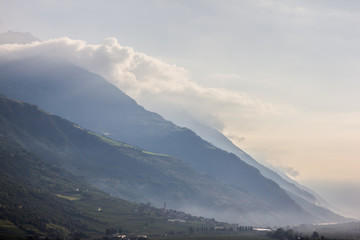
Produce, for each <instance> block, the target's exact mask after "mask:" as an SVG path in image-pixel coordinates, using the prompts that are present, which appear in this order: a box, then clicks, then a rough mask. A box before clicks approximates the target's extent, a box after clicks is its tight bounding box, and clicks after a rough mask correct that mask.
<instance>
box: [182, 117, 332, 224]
mask: <svg viewBox="0 0 360 240" xmlns="http://www.w3.org/2000/svg"><path fill="white" fill-rule="evenodd" d="M178 122H179V124H181V125H185V126H189V127H190V128H191V129H193V130H194V131H195V132H196V133H197V134H198V135H199V136H201V137H202V138H203V139H204V140H206V141H208V142H210V143H212V144H214V145H215V146H217V147H220V148H221V149H224V150H226V151H229V152H232V153H234V154H235V155H237V156H238V157H239V158H241V160H243V161H244V162H246V163H248V164H249V165H251V166H253V167H255V168H257V169H259V170H260V172H261V174H262V175H264V176H265V177H267V178H269V179H271V180H273V181H275V182H276V183H277V184H279V185H280V187H281V188H283V189H284V190H285V191H286V192H287V193H288V194H289V195H290V197H291V198H293V199H294V200H295V201H296V202H297V203H298V204H300V206H301V207H302V208H304V209H305V210H307V211H308V212H311V213H313V214H314V215H316V216H317V217H318V218H319V219H322V221H324V222H326V221H329V220H332V221H334V222H336V221H338V217H339V216H338V215H337V214H334V213H333V212H332V211H330V210H329V208H328V207H327V203H326V202H324V200H322V199H321V198H319V197H317V196H316V195H315V194H313V193H312V192H310V191H309V190H308V189H306V188H305V187H303V186H301V185H299V184H298V183H296V182H294V181H292V180H291V179H289V178H288V177H286V176H280V174H279V173H277V172H276V171H274V170H272V169H270V168H268V167H265V166H264V165H262V164H260V163H259V162H257V161H256V160H255V159H253V158H252V157H251V156H250V155H248V154H247V153H246V152H244V151H243V150H241V149H240V148H238V147H237V146H236V145H234V144H233V143H232V142H231V141H230V140H229V139H228V138H226V137H225V136H224V135H223V134H222V133H220V132H219V131H217V130H215V129H213V128H210V127H208V126H205V125H203V124H201V123H199V122H198V121H196V120H194V119H191V118H190V117H188V116H184V117H183V118H182V119H179V121H178Z"/></svg>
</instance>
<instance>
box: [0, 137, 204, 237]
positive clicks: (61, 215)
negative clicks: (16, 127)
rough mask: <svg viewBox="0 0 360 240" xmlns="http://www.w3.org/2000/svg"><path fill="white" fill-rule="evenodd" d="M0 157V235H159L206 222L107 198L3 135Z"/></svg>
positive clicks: (0, 141) (180, 230) (0, 143)
mask: <svg viewBox="0 0 360 240" xmlns="http://www.w3.org/2000/svg"><path fill="white" fill-rule="evenodd" d="M0 159H1V161H0V183H1V185H0V237H6V238H10V237H27V236H29V235H38V236H40V235H46V236H48V237H50V238H51V237H53V238H56V237H60V238H64V237H66V236H68V235H69V234H72V235H73V236H74V234H75V235H77V236H83V237H84V236H86V235H89V236H102V235H105V233H106V229H116V230H117V231H118V230H119V228H121V231H122V232H123V233H127V234H134V235H136V234H156V235H162V234H164V233H166V232H174V233H178V232H183V233H187V232H188V229H189V227H190V226H193V227H196V226H200V225H201V226H207V227H209V226H210V225H206V224H204V223H200V221H197V218H193V219H192V220H191V221H188V222H186V223H175V222H170V221H168V216H167V215H164V213H163V210H162V209H157V208H154V207H151V206H149V205H146V204H135V203H131V202H128V201H125V200H121V199H118V198H115V197H111V196H109V195H108V194H106V193H104V192H101V191H98V190H97V189H96V188H94V187H92V186H90V185H88V184H86V183H85V181H84V180H83V179H81V178H79V177H76V176H74V175H72V174H70V173H69V172H67V171H65V170H64V169H61V168H58V167H56V166H53V165H51V164H50V163H48V162H46V161H44V160H42V159H41V158H39V157H37V156H36V155H34V154H32V153H30V152H28V151H26V150H25V149H24V148H23V147H21V146H20V145H19V144H17V143H15V142H13V141H12V140H11V139H9V138H7V137H4V136H0Z"/></svg>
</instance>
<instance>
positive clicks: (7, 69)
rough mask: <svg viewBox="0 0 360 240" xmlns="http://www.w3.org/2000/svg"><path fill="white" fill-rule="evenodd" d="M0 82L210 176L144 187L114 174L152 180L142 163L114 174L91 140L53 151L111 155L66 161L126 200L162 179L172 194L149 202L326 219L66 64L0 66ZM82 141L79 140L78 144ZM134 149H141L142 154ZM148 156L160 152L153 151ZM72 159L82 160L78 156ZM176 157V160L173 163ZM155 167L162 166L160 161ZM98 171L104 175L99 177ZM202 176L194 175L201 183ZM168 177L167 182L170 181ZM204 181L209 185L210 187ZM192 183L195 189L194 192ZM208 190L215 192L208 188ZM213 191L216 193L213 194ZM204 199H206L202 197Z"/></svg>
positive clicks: (274, 217)
mask: <svg viewBox="0 0 360 240" xmlns="http://www.w3.org/2000/svg"><path fill="white" fill-rule="evenodd" d="M0 80H1V81H0V89H1V90H2V91H3V93H4V94H6V95H7V96H11V97H13V98H17V99H21V100H24V101H28V102H30V103H33V104H37V105H39V106H40V107H41V108H43V109H45V110H46V111H49V112H52V113H54V114H57V115H60V116H62V117H64V118H67V119H70V120H71V121H73V122H75V123H77V124H78V125H80V126H82V127H85V128H87V129H91V130H93V131H95V132H97V133H99V134H106V135H109V136H110V137H111V138H113V139H117V140H122V141H124V142H127V143H130V144H131V145H136V146H139V147H141V148H144V149H148V150H150V151H154V152H161V153H165V154H169V155H173V156H175V157H177V158H180V159H181V160H183V161H185V162H186V163H187V164H189V166H190V167H191V168H190V167H189V166H187V170H184V171H183V173H184V174H185V173H191V174H194V175H193V176H195V175H196V174H198V172H203V173H204V174H203V175H197V177H195V179H207V180H206V181H210V180H211V179H210V178H209V177H211V178H212V179H213V182H212V183H211V184H208V185H207V187H206V188H204V186H205V185H202V186H200V187H195V186H199V185H196V184H193V183H194V182H191V181H192V180H190V181H189V180H187V182H186V181H184V182H186V183H187V184H184V185H183V184H180V185H179V183H178V182H177V181H178V180H179V178H178V179H176V181H168V180H166V181H164V179H163V180H156V181H155V182H156V183H153V184H150V187H149V184H148V179H147V177H139V179H138V181H141V180H142V181H143V182H141V183H140V184H136V185H134V182H133V181H132V180H131V181H130V180H129V181H127V180H124V181H119V180H117V176H118V175H119V176H126V174H128V176H129V177H133V176H134V175H133V174H135V175H136V172H141V173H142V171H143V170H144V171H145V172H146V171H147V173H146V174H145V176H150V177H152V176H153V175H155V174H154V172H153V171H152V170H149V168H148V167H139V168H138V167H136V168H132V169H131V170H129V171H127V172H126V173H124V172H119V171H121V170H120V169H121V168H120V169H119V166H117V165H116V164H115V165H113V164H114V163H116V161H114V159H116V157H115V156H116V155H112V154H111V153H110V152H111V151H110V152H109V151H107V150H106V151H105V150H103V154H99V155H97V156H96V153H92V150H93V148H92V145H90V146H91V147H88V146H81V147H80V146H76V147H77V148H79V149H80V150H79V149H77V150H75V151H74V152H71V151H73V150H69V149H68V148H69V146H67V147H66V148H64V149H60V152H63V151H64V150H66V151H65V153H66V154H65V156H66V157H65V158H69V159H70V158H71V156H73V155H71V154H74V156H76V153H78V152H79V151H80V152H81V151H83V152H81V153H82V154H83V157H82V158H84V159H87V161H88V159H89V157H94V158H95V157H96V159H97V160H98V159H99V158H101V157H103V156H105V154H104V153H105V152H106V156H110V157H111V156H112V158H113V159H112V160H111V161H110V160H109V161H108V160H104V162H105V164H100V165H96V164H95V165H90V166H91V167H93V166H96V168H98V169H96V170H97V171H96V173H93V172H92V171H93V170H89V169H91V167H84V166H82V165H80V166H78V165H76V166H75V165H73V166H72V167H73V168H74V169H78V170H77V171H79V172H82V174H84V175H85V176H93V175H94V176H97V178H96V180H95V177H94V178H93V179H92V180H93V181H94V182H95V183H96V184H97V186H99V187H101V188H102V189H103V190H106V191H108V192H110V193H112V194H116V195H118V196H122V197H126V198H127V199H131V200H139V198H138V197H139V196H138V195H139V194H128V193H127V191H128V189H129V187H130V188H131V189H132V190H137V191H138V192H141V193H142V194H141V195H142V197H148V194H152V193H154V191H152V189H153V188H151V186H155V185H156V186H159V185H164V184H165V185H167V187H166V188H165V189H166V191H168V189H172V190H173V191H170V192H166V193H164V191H163V190H161V191H159V192H156V193H157V194H156V195H157V196H161V197H159V198H157V199H156V198H154V196H153V195H154V194H153V195H152V196H151V197H150V199H152V201H154V202H156V203H157V204H161V203H162V202H163V201H164V194H165V195H169V194H170V195H171V194H172V198H170V199H174V200H175V199H176V198H178V199H181V200H184V201H185V203H186V204H182V205H181V206H180V205H179V204H177V203H176V201H174V205H176V206H177V207H181V208H182V209H187V210H188V211H190V212H192V213H197V214H201V215H213V216H214V215H215V216H218V217H219V218H220V219H223V220H228V221H235V222H243V221H246V222H249V223H253V222H256V223H261V224H289V223H302V222H309V221H310V222H321V221H324V220H325V221H326V219H323V218H321V217H318V216H314V215H311V213H309V212H307V211H305V210H304V209H302V207H300V206H299V205H298V204H297V203H296V202H295V201H294V200H293V199H291V198H290V197H289V195H288V194H287V193H286V192H285V191H284V190H283V189H281V188H280V187H279V185H278V184H276V183H275V182H273V181H272V180H269V179H267V178H265V177H263V176H262V175H261V174H260V172H259V171H258V170H257V169H256V168H254V167H251V166H249V165H248V164H246V163H245V162H243V161H242V160H241V159H239V158H238V157H237V156H236V155H234V154H230V153H228V152H225V151H223V150H221V149H219V148H216V147H215V146H213V145H212V144H210V143H208V142H206V141H204V140H203V139H201V138H200V137H199V136H197V135H196V134H195V133H194V132H192V131H191V130H189V129H186V128H180V127H178V126H176V125H174V124H172V123H171V122H169V121H166V120H164V119H163V118H162V117H161V116H159V115H158V114H155V113H152V112H148V111H146V110H145V109H144V108H143V107H141V106H139V105H137V104H136V102H135V101H134V100H132V99H131V98H129V97H128V96H126V95H125V94H124V93H123V92H121V91H120V90H119V89H117V88H115V87H114V86H113V85H111V84H109V83H108V82H107V81H106V80H105V79H103V78H101V77H100V76H98V75H95V74H92V73H90V72H87V71H85V70H83V69H80V68H78V67H75V66H73V65H71V64H68V63H64V62H60V61H57V60H56V61H54V60H49V59H42V58H36V59H28V60H22V61H17V62H10V63H3V64H1V65H0ZM76 137H78V136H75V138H76ZM80 139H81V138H80ZM35 142H39V144H38V145H36V146H35V148H38V149H40V150H41V152H44V149H45V150H47V149H48V150H49V151H48V154H50V155H51V154H53V153H54V152H56V151H59V150H58V148H59V146H58V145H57V144H54V143H52V144H51V146H48V144H47V143H46V144H44V143H43V142H42V141H41V138H40V139H37V140H36V141H35ZM50 142H51V141H50ZM82 142H83V141H82V140H80V141H79V144H80V143H82ZM91 144H92V143H91ZM70 146H72V145H70ZM52 147H54V148H52ZM107 147H108V146H106V147H105V148H107ZM70 149H71V148H70ZM69 151H70V152H69ZM45 152H46V151H45ZM140 152H142V153H144V152H143V151H140ZM69 155H70V156H69ZM148 155H149V154H148ZM154 156H157V158H159V157H160V156H159V155H154ZM80 159H81V158H80ZM172 159H173V158H172ZM79 161H80V162H81V160H79ZM92 161H93V162H94V161H95V160H92ZM107 161H108V162H107ZM174 161H175V160H174ZM64 162H67V163H68V164H70V165H71V164H74V163H73V162H72V161H70V160H69V161H64ZM95 162H96V161H95ZM180 162H181V161H179V160H176V163H180ZM170 165H171V166H174V165H172V164H170ZM158 166H167V165H164V163H161V164H160V163H159V164H158ZM93 169H95V168H93ZM177 169H178V168H177V167H173V172H177V171H178V170H177ZM184 169H185V168H184ZM192 169H194V170H192ZM175 170H176V171H175ZM74 171H75V170H74ZM76 173H78V172H76ZM117 174H118V175H117ZM191 174H190V175H191ZM104 175H106V176H107V177H103V176H104ZM163 175H164V174H163V170H161V171H160V170H159V176H163ZM175 176H177V175H175ZM182 176H185V175H182ZM198 176H201V177H200V178H199V177H198ZM124 179H126V178H124ZM132 179H134V178H132ZM150 179H151V178H150ZM184 179H189V178H188V177H186V178H184ZM184 179H183V180H184ZM190 179H192V178H190ZM138 181H137V182H138ZM196 181H198V180H196ZM196 181H195V182H196ZM202 181H203V180H200V182H202ZM169 182H170V183H173V184H169ZM210 186H211V187H212V188H209V187H210ZM194 187H195V189H193V188H194ZM179 188H180V189H182V191H180V192H181V194H178V193H176V192H177V190H175V189H179ZM149 189H150V190H149ZM189 189H193V190H189ZM216 189H217V190H216ZM212 190H216V191H215V192H211V191H212ZM220 190H221V191H220ZM199 191H200V193H199ZM204 192H208V194H207V195H208V196H209V198H208V197H205V198H201V197H200V198H197V197H196V198H194V193H197V194H200V195H201V194H202V193H204ZM218 192H221V194H217V193H218ZM125 193H126V194H125ZM204 194H205V193H204ZM200 195H199V196H200ZM219 196H220V197H219ZM189 197H192V199H197V200H196V201H197V204H195V205H194V200H190V202H191V204H188V201H189ZM205 199H206V200H208V201H204V200H205ZM209 202H212V203H211V204H213V203H215V205H216V206H217V207H216V209H221V210H220V211H217V210H214V209H213V208H211V209H209V208H207V207H206V209H204V207H201V206H204V204H205V205H206V204H207V203H209ZM199 203H201V204H199ZM218 207H220V208H218ZM222 207H224V208H222ZM245 213H248V214H245ZM332 216H333V218H332V220H333V219H334V218H337V219H338V220H339V221H340V220H343V219H342V218H341V217H340V216H337V215H335V214H333V215H332Z"/></svg>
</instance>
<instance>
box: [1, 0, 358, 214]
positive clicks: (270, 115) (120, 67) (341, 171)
mask: <svg viewBox="0 0 360 240" xmlns="http://www.w3.org/2000/svg"><path fill="white" fill-rule="evenodd" d="M8 30H12V31H19V32H31V33H32V34H33V35H34V36H36V37H38V38H39V39H41V40H42V41H43V42H42V43H37V44H33V45H31V46H29V45H27V46H17V47H14V46H13V47H9V46H8V47H7V48H6V49H4V48H2V49H1V52H0V54H2V56H3V57H4V56H5V55H6V56H7V57H9V56H10V55H11V54H12V53H13V52H14V51H15V52H16V53H17V54H19V55H23V54H25V55H31V54H34V53H36V52H47V53H49V52H51V53H52V54H54V55H57V56H65V58H67V59H73V61H74V62H75V63H77V64H79V65H80V66H82V67H85V68H87V69H89V70H91V71H94V72H97V73H99V74H101V75H103V76H104V77H106V78H107V79H108V80H109V81H111V82H113V83H114V84H116V85H117V86H119V88H121V89H122V90H124V91H125V92H126V93H127V94H129V95H130V96H132V97H134V98H135V99H136V100H137V101H138V103H140V104H142V105H144V106H145V107H146V108H147V109H149V110H153V111H157V112H159V113H161V114H162V115H164V116H165V117H166V118H169V119H170V120H173V121H174V122H176V115H177V114H180V113H183V112H184V111H186V112H188V113H189V114H191V115H193V116H194V117H195V118H197V119H198V120H200V121H202V122H204V123H206V124H208V125H211V126H212V127H214V128H216V129H218V130H220V131H222V132H223V133H224V134H225V135H226V136H228V137H229V138H230V139H231V140H232V141H233V142H234V143H235V144H237V145H238V146H239V147H241V148H242V149H243V150H244V151H246V152H248V153H250V154H251V155H252V156H254V157H255V158H256V159H258V160H259V161H267V162H269V163H271V164H273V165H274V166H277V167H280V168H282V169H284V170H286V171H287V172H288V174H291V175H292V176H293V177H294V178H295V179H296V180H298V181H299V182H302V183H306V184H307V185H310V186H313V187H314V188H316V189H315V190H317V191H320V193H322V194H323V195H326V196H325V197H327V196H330V195H331V194H333V195H334V194H335V193H334V191H332V192H331V189H327V190H326V188H323V187H321V186H324V185H325V184H326V183H333V182H337V183H338V184H339V186H338V185H336V186H338V187H339V188H340V189H343V186H344V184H347V186H355V185H356V184H360V174H359V170H360V159H359V156H360V81H359V77H360V66H359V65H360V45H359V43H360V1H342V0H338V1H332V0H327V1H313V0H311V1H275V0H266V1H257V0H255V1H254V0H251V1H250V0H249V1H226V0H225V1H224V0H221V1H220V0H219V1H211V0H191V1H190V0H189V1H186V0H185V1H145V0H143V1H139V0H129V1H88V0H86V1H85V0H77V1H68V0H65V1H55V0H42V1H41V0H34V1H25V0H24V1H17V0H12V1H5V0H0V32H6V31H8ZM61 37H67V38H61ZM105 38H107V39H106V40H104V39H105ZM55 48H57V49H59V50H58V51H56V50H54V49H55ZM65 50H66V51H65ZM74 59H75V60H74ZM164 102H166V103H167V104H164ZM174 106H176V108H174ZM174 109H177V110H176V111H174ZM332 186H333V188H332V189H335V185H333V184H332ZM349 189H350V190H349V191H352V190H351V189H353V192H352V195H351V198H352V199H354V202H353V203H352V204H353V205H354V206H353V210H354V211H358V216H360V209H359V207H357V204H355V202H360V197H359V195H360V190H359V188H356V189H355V188H350V187H349ZM325 190H326V191H325ZM349 191H348V192H349ZM327 194H328V195H327ZM342 194H343V195H344V196H345V195H346V194H344V192H342ZM335 195H336V194H335ZM347 198H349V197H347ZM340 200H341V199H340ZM340 200H339V201H340ZM348 205H349V206H350V205H351V204H350V203H348Z"/></svg>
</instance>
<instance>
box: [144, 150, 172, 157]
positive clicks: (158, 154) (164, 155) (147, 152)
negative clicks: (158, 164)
mask: <svg viewBox="0 0 360 240" xmlns="http://www.w3.org/2000/svg"><path fill="white" fill-rule="evenodd" d="M142 153H145V154H149V155H154V156H160V157H169V155H167V154H162V153H153V152H149V151H145V150H143V151H142Z"/></svg>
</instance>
